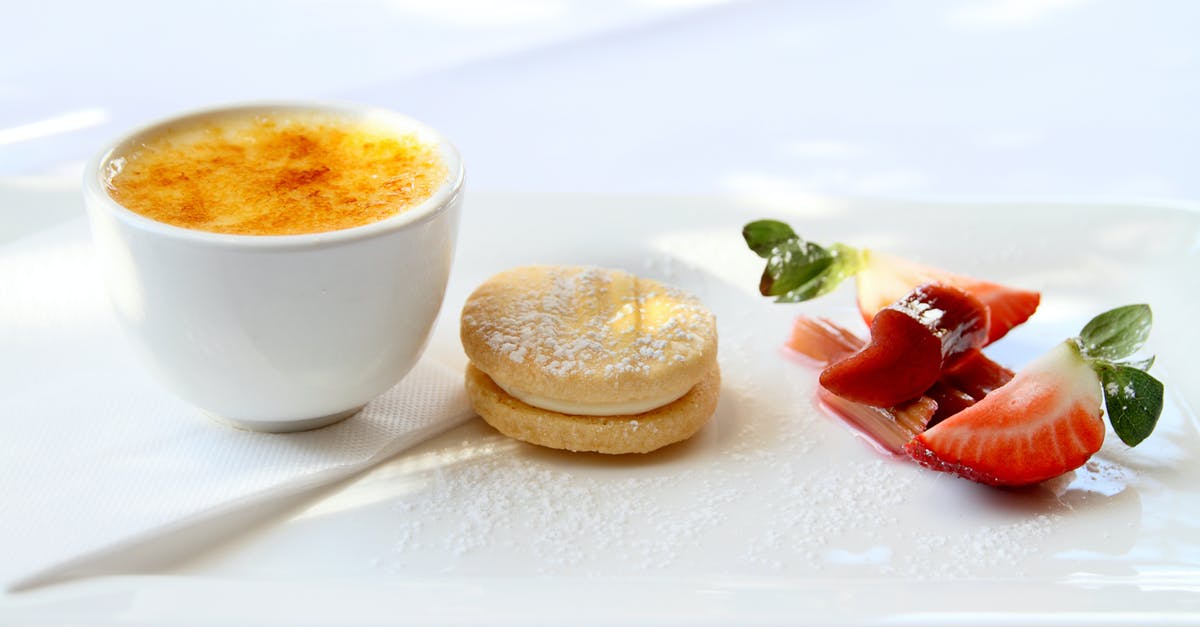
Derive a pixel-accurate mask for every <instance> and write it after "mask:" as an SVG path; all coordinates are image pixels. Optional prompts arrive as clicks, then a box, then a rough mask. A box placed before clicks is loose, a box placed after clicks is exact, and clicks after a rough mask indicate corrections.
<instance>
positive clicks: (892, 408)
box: [743, 220, 1163, 486]
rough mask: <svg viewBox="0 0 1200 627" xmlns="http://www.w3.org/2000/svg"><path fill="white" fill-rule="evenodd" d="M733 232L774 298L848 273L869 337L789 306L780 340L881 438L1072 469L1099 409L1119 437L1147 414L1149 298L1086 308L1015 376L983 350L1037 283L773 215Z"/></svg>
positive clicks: (1099, 439) (1139, 435) (929, 461)
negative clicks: (949, 268)
mask: <svg viewBox="0 0 1200 627" xmlns="http://www.w3.org/2000/svg"><path fill="white" fill-rule="evenodd" d="M743 236H744V237H745V239H746V243H747V245H749V246H750V248H751V249H752V250H754V252H755V253H757V254H758V255H759V256H761V257H763V258H764V259H766V260H767V267H766V270H765V271H764V272H763V277H762V280H761V281H760V291H761V292H762V293H763V294H764V295H767V296H776V297H777V300H778V301H779V302H797V301H803V300H809V299H811V298H815V297H817V296H820V295H822V294H826V293H828V292H830V291H832V290H833V289H834V288H835V287H836V286H837V285H838V284H839V283H840V282H841V281H842V280H844V279H845V278H847V277H850V276H855V277H856V278H857V280H856V282H857V287H858V306H859V310H860V313H861V314H862V316H863V319H864V320H865V321H867V322H868V324H870V333H871V334H870V341H869V342H864V341H863V340H861V339H859V338H858V336H856V335H855V334H854V333H853V332H851V331H849V330H847V329H844V328H842V327H840V326H838V325H837V324H835V323H834V322H832V321H830V320H823V319H813V318H809V317H806V316H800V317H799V318H797V320H796V323H795V326H794V327H793V329H792V335H791V338H790V339H789V341H788V346H789V347H790V348H792V349H793V350H795V351H796V352H798V353H800V354H802V355H805V356H806V357H808V358H810V359H812V360H814V361H816V362H817V363H819V364H821V365H823V366H824V370H823V371H822V372H821V376H820V383H821V385H820V386H819V388H818V392H817V394H818V398H819V399H820V401H821V404H822V405H823V406H824V407H826V408H828V409H829V410H831V411H832V412H834V413H835V414H837V415H838V416H839V417H841V418H843V419H845V420H846V421H847V422H849V423H851V424H852V425H853V426H855V427H856V428H857V429H858V430H859V431H861V432H863V433H864V434H865V435H867V436H868V437H869V438H870V439H871V440H872V441H874V442H875V443H876V444H877V445H878V446H879V447H880V448H882V449H883V450H886V451H889V452H892V453H895V454H904V455H907V456H909V457H911V458H912V459H914V460H916V461H917V462H918V463H920V464H921V465H923V466H926V467H929V468H932V469H935V470H940V471H945V472H952V473H955V474H958V475H959V476H962V477H965V478H968V479H972V480H974V481H978V482H981V483H986V484H990V485H998V486H1020V485H1028V484H1032V483H1037V482H1040V481H1043V480H1046V479H1049V478H1051V477H1056V476H1058V475H1061V474H1063V473H1066V472H1069V471H1071V470H1074V469H1076V468H1078V467H1080V466H1082V465H1083V464H1084V463H1085V462H1086V461H1087V460H1088V459H1089V458H1090V457H1091V456H1092V455H1093V454H1095V453H1096V452H1097V451H1099V450H1100V447H1101V445H1102V444H1103V442H1104V435H1105V426H1104V422H1103V419H1102V417H1103V415H1104V413H1105V411H1104V410H1107V413H1108V417H1109V422H1110V423H1111V424H1112V426H1113V430H1114V431H1115V432H1116V434H1117V436H1118V437H1119V438H1120V439H1121V440H1122V441H1123V442H1124V443H1125V444H1127V445H1129V446H1136V445H1137V444H1138V443H1140V442H1141V441H1143V440H1144V439H1145V438H1146V437H1147V436H1149V435H1150V433H1151V432H1152V431H1153V430H1154V427H1155V425H1156V424H1157V422H1158V417H1159V415H1160V414H1161V412H1162V407H1163V385H1162V383H1161V382H1159V381H1158V380H1157V379H1155V378H1154V377H1153V376H1152V375H1150V374H1149V373H1147V372H1146V371H1147V370H1148V369H1149V368H1150V367H1151V365H1153V362H1154V359H1153V357H1148V358H1143V357H1139V356H1138V354H1139V351H1140V350H1141V348H1142V347H1143V345H1144V344H1145V342H1146V339H1147V337H1148V336H1149V333H1150V328H1151V322H1152V314H1151V310H1150V307H1149V306H1148V305H1140V304H1139V305H1127V306H1124V307H1118V308H1116V309H1113V310H1110V311H1107V312H1105V313H1103V314H1100V315H1099V316H1096V317H1095V318H1094V319H1092V320H1091V322H1089V323H1088V324H1087V325H1086V326H1084V328H1083V330H1082V331H1081V332H1080V334H1079V335H1078V336H1077V337H1074V338H1070V339H1068V340H1066V341H1065V342H1063V343H1062V344H1059V345H1058V346H1057V347H1055V348H1053V349H1052V350H1050V351H1049V352H1048V353H1046V354H1045V355H1043V356H1041V357H1040V358H1038V359H1036V360H1034V361H1033V362H1032V363H1030V364H1029V365H1027V366H1026V367H1025V368H1024V369H1022V370H1021V371H1020V372H1018V373H1016V374H1015V375H1014V373H1013V372H1012V371H1011V370H1009V369H1007V368H1005V367H1004V366H1002V365H1000V364H998V363H996V362H994V361H992V360H991V359H990V358H988V357H987V355H985V354H984V353H983V351H982V350H981V349H982V348H983V347H984V346H986V345H988V344H990V343H991V342H994V341H996V340H998V339H1000V338H1001V337H1003V336H1004V335H1005V334H1006V333H1008V331H1009V330H1010V329H1012V328H1013V327H1015V326H1017V325H1019V324H1021V323H1023V322H1025V321H1026V320H1027V319H1028V318H1029V317H1030V316H1031V315H1032V314H1033V312H1034V311H1035V310H1036V309H1037V306H1038V303H1039V302H1040V295H1039V294H1038V293H1037V292H1033V291H1029V290H1023V289H1018V288H1011V287H1007V286H1003V285H1000V284H997V283H992V282H988V281H982V280H979V279H974V278H971V277H967V276H963V275H958V274H953V273H949V272H945V271H942V270H939V269H936V268H930V267H927V266H922V265H919V264H916V263H913V262H910V261H907V260H902V259H899V258H897V257H892V256H890V255H884V254H880V253H875V252H872V251H866V250H857V249H854V248H851V247H849V246H846V245H844V244H834V245H833V246H831V247H829V248H825V247H822V246H819V245H817V244H813V243H811V242H807V241H804V240H802V239H801V238H800V237H799V236H797V235H796V234H795V232H794V231H793V230H792V229H791V227H789V226H788V225H787V224H784V223H782V222H778V221H774V220H760V221H757V222H752V223H750V224H748V225H746V227H745V229H744V230H743ZM913 283H915V284H913ZM910 284H913V285H910ZM905 286H907V287H905ZM901 289H904V290H905V291H904V292H901V293H900V294H899V296H897V297H896V298H895V299H894V300H893V301H891V302H887V303H883V304H880V303H881V302H882V299H883V298H885V295H892V294H895V293H896V292H897V291H899V290H901Z"/></svg>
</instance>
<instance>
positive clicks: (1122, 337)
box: [1079, 305, 1153, 361]
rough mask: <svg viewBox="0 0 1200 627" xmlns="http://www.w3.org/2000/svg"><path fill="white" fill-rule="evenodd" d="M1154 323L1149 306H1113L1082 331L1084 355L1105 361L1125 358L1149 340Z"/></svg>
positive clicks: (1080, 334)
mask: <svg viewBox="0 0 1200 627" xmlns="http://www.w3.org/2000/svg"><path fill="white" fill-rule="evenodd" d="M1152 322H1153V316H1152V315H1151V313H1150V306H1149V305H1126V306H1124V307H1117V308H1116V309H1110V310H1109V311H1106V312H1104V313H1102V314H1100V315H1098V316H1096V317H1095V318H1092V321H1091V322H1089V323H1087V326H1085V327H1083V331H1080V333H1079V341H1080V344H1081V347H1082V348H1083V354H1084V356H1086V357H1089V358H1091V359H1102V360H1105V361H1120V360H1122V359H1125V358H1126V357H1129V356H1130V355H1132V354H1134V353H1136V352H1137V350H1138V349H1139V348H1141V347H1142V344H1145V343H1146V338H1147V337H1149V336H1150V325H1151V323H1152Z"/></svg>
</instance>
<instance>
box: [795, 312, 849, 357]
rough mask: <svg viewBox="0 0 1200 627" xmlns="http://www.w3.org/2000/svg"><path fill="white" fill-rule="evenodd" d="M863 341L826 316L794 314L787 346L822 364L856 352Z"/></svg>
mask: <svg viewBox="0 0 1200 627" xmlns="http://www.w3.org/2000/svg"><path fill="white" fill-rule="evenodd" d="M864 344H866V342H863V341H862V339H861V338H859V337H858V336H857V335H855V334H853V333H851V332H850V331H847V330H846V329H845V328H843V327H840V326H838V325H837V324H835V323H834V322H833V321H832V320H828V319H826V318H809V317H808V316H796V322H795V323H794V324H793V325H792V336H791V338H789V339H788V342H787V345H788V348H791V349H792V350H794V351H796V352H798V353H800V354H801V355H804V356H805V357H808V358H809V359H812V360H814V361H816V362H817V363H820V364H821V365H822V366H824V365H827V364H829V363H831V362H834V361H837V360H839V359H842V358H843V357H846V356H848V355H852V354H854V353H857V352H858V351H859V350H861V349H862V347H863V345H864Z"/></svg>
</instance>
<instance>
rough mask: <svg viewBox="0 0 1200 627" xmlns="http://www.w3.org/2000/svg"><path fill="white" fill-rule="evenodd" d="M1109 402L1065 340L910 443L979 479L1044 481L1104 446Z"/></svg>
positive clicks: (949, 468) (936, 462)
mask: <svg viewBox="0 0 1200 627" xmlns="http://www.w3.org/2000/svg"><path fill="white" fill-rule="evenodd" d="M1102 401H1103V397H1102V395H1101V391H1100V381H1099V379H1098V378H1097V376H1096V373H1095V372H1094V371H1093V370H1092V368H1091V366H1090V365H1088V364H1087V363H1086V362H1085V361H1084V360H1083V358H1082V356H1081V355H1080V354H1079V350H1078V348H1076V347H1075V346H1074V345H1073V344H1072V343H1070V342H1065V343H1063V344H1060V345H1059V346H1058V347H1057V348H1055V349H1053V350H1051V351H1050V352H1049V353H1046V354H1045V355H1043V356H1042V357H1040V358H1039V359H1037V360H1036V361H1034V362H1033V363H1031V364H1030V365H1029V366H1027V367H1026V368H1025V369H1023V370H1022V371H1020V372H1019V373H1017V375H1016V376H1015V377H1013V379H1012V380H1011V381H1010V382H1008V383H1007V384H1005V385H1003V386H1001V387H999V388H997V389H996V390H994V391H992V392H991V393H990V394H988V395H987V396H986V397H984V398H983V399H982V400H980V401H978V402H977V403H975V404H974V405H972V406H970V407H968V408H966V409H964V410H963V411H961V412H959V413H957V414H955V415H954V416H951V417H950V418H947V419H946V420H945V421H943V422H941V423H940V424H938V425H936V426H934V427H931V428H929V429H928V430H926V431H925V432H924V433H921V434H920V435H918V436H916V437H915V438H913V439H912V440H911V441H910V442H909V443H908V444H907V445H905V447H904V448H905V451H906V452H907V453H908V454H909V455H910V456H911V457H912V458H913V459H914V460H916V461H917V462H918V463H920V464H921V465H923V466H927V467H929V468H933V469H934V470H940V471H944V472H952V473H955V474H958V475H960V476H962V477H965V478H967V479H971V480H973V481H978V482H980V483H986V484H990V485H999V486H1021V485H1029V484H1033V483H1038V482H1040V481H1044V480H1046V479H1050V478H1052V477H1057V476H1059V475H1061V474H1063V473H1066V472H1069V471H1071V470H1074V469H1076V468H1078V467H1080V466H1082V465H1083V464H1084V463H1085V462H1086V461H1087V460H1088V458H1090V457H1091V456H1092V455H1093V454H1095V453H1096V451H1098V450H1100V446H1101V445H1102V444H1103V443H1104V421H1103V420H1102V419H1101V416H1102V415H1103V412H1102V410H1101V403H1102Z"/></svg>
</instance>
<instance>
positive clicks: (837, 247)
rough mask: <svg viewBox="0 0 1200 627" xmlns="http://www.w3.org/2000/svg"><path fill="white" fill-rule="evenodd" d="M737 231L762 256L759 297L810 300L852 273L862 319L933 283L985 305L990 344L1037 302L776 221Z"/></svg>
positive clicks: (1031, 295)
mask: <svg viewBox="0 0 1200 627" xmlns="http://www.w3.org/2000/svg"><path fill="white" fill-rule="evenodd" d="M742 236H743V237H744V238H745V239H746V244H747V245H748V246H749V247H750V249H751V250H753V251H754V252H755V253H757V254H758V256H759V257H762V258H764V259H766V260H767V267H766V269H765V270H764V271H763V274H762V279H761V280H760V281H759V291H760V292H762V295H763V296H774V297H776V298H775V300H776V302H780V303H795V302H800V301H805V300H810V299H812V298H816V297H818V296H821V295H823V294H827V293H829V292H832V291H833V290H834V289H835V288H836V287H837V286H838V285H839V284H841V282H842V281H844V280H845V279H847V278H849V277H855V283H856V286H857V290H858V310H859V313H861V314H862V317H863V321H865V322H866V323H867V324H871V319H872V318H873V317H874V316H875V314H876V313H877V312H878V311H879V310H880V309H883V308H884V307H887V306H888V305H890V304H892V303H894V302H896V301H898V300H900V299H901V298H902V297H903V296H904V295H905V294H907V293H908V292H910V291H911V290H912V289H913V288H915V287H917V286H918V285H921V284H924V283H937V284H940V285H948V286H951V287H955V288H958V289H960V290H962V291H964V292H966V293H968V294H970V295H972V296H974V297H975V298H977V299H979V301H980V302H982V303H983V304H984V306H985V307H987V308H988V311H989V313H990V318H989V323H988V334H987V343H988V344H990V343H992V342H995V341H996V340H998V339H1000V338H1001V337H1004V334H1005V333H1008V331H1009V329H1011V328H1013V327H1015V326H1017V325H1019V324H1021V323H1022V322H1025V321H1026V320H1028V319H1029V316H1031V315H1033V312H1035V311H1037V307H1038V303H1039V302H1040V301H1041V295H1040V294H1038V293H1037V292H1033V291H1029V290H1023V289H1017V288H1012V287H1007V286H1004V285H999V284H997V283H992V282H989V281H982V280H980V279H976V278H973V277H969V276H965V275H961V274H954V273H952V272H946V271H945V270H940V269H938V268H932V267H929V266H924V265H921V264H919V263H916V262H913V261H909V260H907V259H903V258H900V257H896V256H893V255H888V254H886V253H882V252H878V251H874V250H868V249H865V248H863V249H859V248H853V247H851V246H847V245H846V244H833V245H831V246H828V247H825V246H821V245H819V244H816V243H813V242H810V241H807V240H804V239H803V238H801V237H800V236H799V235H797V234H796V232H795V231H793V230H792V227H790V226H788V225H787V224H785V223H783V222H780V221H778V220H757V221H755V222H751V223H749V224H747V225H746V226H745V228H743V229H742Z"/></svg>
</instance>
